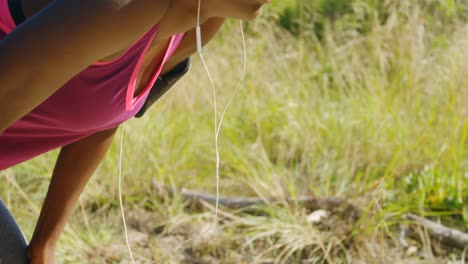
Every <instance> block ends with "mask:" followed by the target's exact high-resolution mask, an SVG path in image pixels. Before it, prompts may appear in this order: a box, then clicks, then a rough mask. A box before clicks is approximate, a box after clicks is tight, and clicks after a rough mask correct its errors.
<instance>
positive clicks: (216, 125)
mask: <svg viewBox="0 0 468 264" xmlns="http://www.w3.org/2000/svg"><path fill="white" fill-rule="evenodd" d="M200 12H201V0H199V1H198V13H197V26H196V29H195V31H196V38H197V52H198V55H199V57H200V59H201V61H202V63H203V67H204V68H205V71H206V73H207V75H208V78H209V80H210V84H211V87H212V90H213V107H214V141H215V152H216V173H215V174H216V203H215V215H214V219H213V223H212V224H211V225H210V226H209V227H208V228H206V229H205V230H203V231H202V232H200V233H199V234H197V235H196V236H194V237H192V238H190V239H187V240H185V241H184V242H182V243H180V244H179V245H178V246H177V247H175V248H173V249H172V250H171V251H174V250H176V249H178V248H181V247H182V246H183V245H185V244H187V243H188V242H190V241H193V240H195V239H197V238H199V237H201V236H203V235H204V234H206V233H207V232H209V231H210V230H211V229H212V228H213V227H215V226H216V224H217V222H218V209H219V196H220V195H219V194H220V191H219V185H220V184H219V182H220V177H219V167H220V155H219V145H218V139H219V134H220V131H221V126H222V123H223V121H224V117H225V115H226V113H227V110H228V108H229V106H230V105H231V103H232V101H233V99H234V97H235V96H236V94H237V93H238V91H239V87H240V86H241V83H242V80H243V79H244V77H245V73H246V71H247V50H246V44H245V36H244V29H243V24H242V21H240V29H241V35H242V45H243V46H242V47H243V51H244V56H243V59H244V61H243V68H242V72H241V76H240V78H239V81H238V82H237V85H236V88H235V89H234V92H233V93H232V95H231V97H230V98H229V100H228V103H227V105H226V107H225V108H224V110H223V112H222V114H221V118H220V120H219V123H218V114H217V102H216V101H217V100H216V99H217V98H216V88H215V84H214V81H213V78H212V76H211V74H210V71H209V70H208V66H207V64H206V61H205V59H204V57H203V54H202V46H203V44H202V35H201V28H200ZM124 130H125V124H124V125H123V126H122V132H121V137H120V156H119V203H120V210H121V213H122V221H123V224H124V230H125V239H126V243H127V248H128V251H129V252H130V258H131V260H132V263H133V264H135V260H134V258H133V253H132V249H131V247H130V242H129V238H128V230H127V224H126V221H125V213H124V208H123V201H122V157H123V138H124ZM163 258H165V256H162V257H160V258H158V259H156V260H155V261H152V262H151V263H157V262H159V261H160V260H162V259H163Z"/></svg>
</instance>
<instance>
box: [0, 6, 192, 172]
mask: <svg viewBox="0 0 468 264" xmlns="http://www.w3.org/2000/svg"><path fill="white" fill-rule="evenodd" d="M6 2H7V0H0V5H1V10H0V22H1V23H0V29H3V31H2V30H0V40H1V39H2V38H3V37H4V36H5V34H8V32H11V31H12V30H13V29H14V27H15V26H16V24H15V22H14V21H12V18H11V15H10V13H9V12H8V6H7V3H6ZM31 2H32V0H23V2H22V4H23V5H24V4H26V5H25V6H24V8H26V10H27V9H28V3H31ZM46 4H47V2H46ZM39 10H40V9H37V10H35V12H37V11H39ZM23 12H24V11H23ZM24 13H25V17H26V18H27V17H29V16H31V15H32V14H33V13H28V11H26V12H24ZM5 30H6V31H5ZM160 30H161V21H159V22H158V21H155V25H154V26H153V27H152V28H151V29H150V30H149V31H148V32H147V33H146V34H145V35H143V36H142V37H141V38H140V39H139V40H138V41H136V42H135V43H134V44H133V45H132V46H131V47H129V48H128V49H127V50H125V51H123V52H121V53H119V54H114V55H112V56H110V57H108V58H104V59H102V60H100V61H99V62H96V63H95V64H93V65H90V67H88V68H87V69H85V70H83V71H82V72H80V73H78V74H77V75H76V76H75V77H73V78H72V79H71V80H69V81H68V82H67V83H66V84H65V85H64V86H62V87H61V88H60V89H59V90H58V91H57V92H55V93H54V94H53V95H52V96H50V97H49V98H48V99H47V100H46V101H44V102H43V103H41V104H40V105H39V106H38V107H36V108H35V109H34V110H33V111H31V112H30V113H29V114H27V115H26V116H24V117H23V118H21V119H20V120H18V121H16V122H15V123H14V124H13V125H12V126H10V127H9V128H8V129H7V130H6V131H5V132H3V133H2V134H0V149H1V151H0V170H2V169H5V168H8V167H10V166H13V165H15V164H18V163H20V162H22V161H25V160H28V159H30V158H32V157H34V156H37V155H40V154H42V153H44V152H47V151H49V150H51V149H55V148H57V147H61V146H63V145H67V144H69V143H71V142H75V141H77V140H79V139H81V138H84V137H86V136H88V135H91V134H93V133H96V132H99V131H103V130H107V129H111V128H113V127H115V126H118V125H119V124H120V123H122V122H124V121H125V120H127V119H129V118H131V117H132V116H134V115H135V114H136V112H138V110H139V108H141V106H142V105H143V103H144V101H145V100H146V96H147V95H148V91H149V89H150V88H151V87H152V85H153V84H154V81H155V78H156V77H157V76H158V74H160V71H161V70H162V67H163V65H164V64H165V63H167V62H168V61H169V60H170V58H171V55H174V52H175V50H176V48H177V47H178V45H179V44H180V42H181V40H182V37H183V34H177V35H174V36H170V37H167V38H165V37H164V35H163V34H159V33H160ZM161 35H163V36H161ZM162 57H164V59H163V61H162ZM145 75H146V76H145ZM137 76H140V79H141V80H139V81H138V79H137V78H136V77H137ZM141 76H143V78H141ZM137 81H138V83H139V84H138V88H137V84H136V83H137ZM31 85H33V84H31Z"/></svg>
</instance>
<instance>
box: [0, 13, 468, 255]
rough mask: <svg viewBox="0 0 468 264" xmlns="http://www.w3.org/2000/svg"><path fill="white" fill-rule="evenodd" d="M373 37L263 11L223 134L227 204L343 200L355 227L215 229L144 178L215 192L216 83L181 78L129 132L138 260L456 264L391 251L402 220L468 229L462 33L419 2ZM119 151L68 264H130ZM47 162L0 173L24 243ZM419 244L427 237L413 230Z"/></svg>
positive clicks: (214, 60)
mask: <svg viewBox="0 0 468 264" xmlns="http://www.w3.org/2000/svg"><path fill="white" fill-rule="evenodd" d="M391 11H392V12H391V13H390V16H389V18H388V20H387V21H386V23H385V24H378V23H376V24H375V25H373V27H372V28H371V30H370V31H369V32H368V34H366V35H360V34H357V33H356V32H353V31H350V30H344V29H343V30H341V29H340V28H336V29H334V30H333V31H330V32H328V33H327V34H325V35H324V36H323V37H324V38H323V39H321V40H319V39H317V38H315V37H314V35H313V34H304V35H303V36H302V37H301V38H295V37H294V36H292V35H290V34H289V33H288V32H286V31H284V30H282V29H280V28H277V27H275V26H274V24H273V23H274V22H273V18H272V16H273V15H271V14H270V13H266V14H264V16H263V17H262V18H260V19H258V20H256V21H255V22H253V23H250V24H249V25H248V29H247V32H248V36H249V37H248V43H247V46H248V57H249V65H248V75H247V77H246V80H245V81H244V84H243V87H242V90H241V92H240V94H239V96H238V97H237V98H236V99H235V102H234V105H233V106H232V109H231V110H230V111H229V113H228V116H227V118H226V120H225V124H224V127H223V130H222V134H221V139H220V140H221V142H220V145H221V150H220V151H221V177H222V179H221V184H222V185H221V192H222V194H223V195H242V196H246V195H252V196H259V197H262V198H264V199H268V198H270V197H291V196H292V197H295V196H299V195H310V196H317V197H345V198H348V199H350V200H351V201H352V202H353V203H354V204H355V205H357V206H359V207H361V208H363V210H364V214H363V217H362V218H361V219H360V221H358V222H357V223H354V222H352V221H350V220H349V219H347V217H346V215H344V214H342V212H341V213H340V212H335V213H334V214H332V215H331V216H330V218H329V219H328V220H327V221H326V222H324V223H321V224H320V225H311V224H310V223H308V222H307V221H306V219H307V215H308V213H310V212H307V211H305V210H303V209H301V208H297V207H294V206H286V205H284V204H282V205H271V206H268V207H266V208H261V211H262V212H263V213H262V214H260V215H248V214H245V213H242V212H233V211H223V212H222V217H221V220H220V223H219V225H218V226H217V227H216V228H215V229H213V230H212V232H210V233H209V234H208V235H207V236H204V237H201V238H199V239H197V240H194V241H192V242H191V243H188V244H186V245H184V246H183V247H180V248H179V247H178V245H179V244H180V243H181V242H182V241H184V240H185V239H187V238H190V237H193V236H194V235H195V234H197V233H198V232H199V231H200V230H203V229H204V227H206V226H207V225H209V224H210V223H211V221H212V219H213V212H212V211H211V210H205V211H200V212H199V213H196V214H195V213H189V212H188V211H187V210H186V209H185V208H184V204H183V203H182V201H181V200H180V199H177V198H176V199H174V200H164V201H161V200H160V199H158V198H156V197H155V196H154V193H153V190H152V189H151V180H152V179H156V180H158V181H160V182H164V183H166V184H168V185H171V186H174V187H179V188H180V187H189V188H192V189H200V190H204V191H206V192H212V193H213V192H214V188H215V185H214V178H213V177H214V176H213V174H214V159H215V155H214V149H213V136H212V134H213V133H212V131H213V125H212V122H213V121H212V115H213V109H212V102H211V88H210V87H209V85H208V80H207V78H206V74H205V73H204V72H203V69H202V67H201V64H200V62H199V61H198V60H195V64H194V67H193V68H192V71H191V73H190V75H189V76H188V77H187V78H185V79H184V80H183V81H182V82H181V83H180V84H179V85H178V87H177V88H175V89H174V90H172V91H171V92H170V93H169V94H168V95H167V96H165V97H164V99H163V100H162V101H161V102H159V104H158V105H157V106H156V107H155V109H153V110H152V112H151V113H150V114H149V115H148V116H146V117H145V118H143V120H132V121H131V122H129V124H128V126H127V130H126V131H127V132H126V134H125V149H124V155H125V163H124V165H123V166H124V171H123V175H124V177H125V181H124V186H125V189H124V192H125V207H126V208H127V210H128V211H127V213H128V217H129V226H130V229H131V241H132V245H133V248H134V250H135V253H136V256H137V260H138V263H150V262H151V261H153V260H156V259H157V258H159V257H160V256H161V255H164V256H167V258H165V259H164V260H163V261H161V263H249V264H250V263H465V262H466V257H467V253H466V252H460V251H456V250H444V251H439V250H438V247H437V246H434V244H433V243H431V241H430V240H427V239H426V240H425V242H424V243H419V242H417V241H412V240H410V239H408V241H409V243H410V245H409V246H415V247H417V251H416V252H415V253H414V254H409V253H408V252H407V251H408V247H405V246H402V245H401V243H400V242H399V233H398V232H399V231H398V229H399V228H398V227H399V225H398V223H399V222H400V221H401V217H402V215H403V214H404V213H405V212H415V213H418V214H421V215H426V214H427V215H430V216H432V217H435V218H438V219H441V221H443V222H444V223H446V224H448V225H451V226H454V227H457V228H459V229H462V230H465V231H466V230H467V229H466V228H467V226H468V208H467V207H466V204H467V203H468V202H467V201H468V186H467V182H468V178H467V177H468V121H467V120H468V77H467V76H468V63H467V62H468V27H466V25H465V24H464V23H462V22H459V23H456V22H455V23H453V24H450V25H447V29H449V30H447V31H446V32H443V31H441V30H440V27H439V26H437V27H436V26H434V27H432V25H431V23H430V22H428V20H427V19H426V18H425V17H424V14H425V13H424V12H423V10H421V9H420V7H419V6H418V5H417V4H407V5H398V6H396V7H395V9H391ZM236 25H237V24H234V23H232V24H229V25H228V27H227V28H226V30H225V31H223V32H222V34H221V35H220V37H219V38H218V39H217V40H216V42H215V43H213V44H211V45H210V46H209V47H208V48H207V49H206V57H207V60H208V64H209V66H210V70H211V73H212V75H213V76H214V77H215V82H216V85H217V87H218V91H219V92H218V95H219V101H218V104H219V105H224V104H225V103H226V101H227V99H228V96H229V95H230V92H231V91H232V89H233V88H234V85H235V84H236V81H237V78H238V74H239V73H240V69H241V63H242V62H241V55H242V52H241V50H240V44H241V42H240V37H239V35H238V29H237V28H236ZM117 154H118V145H117V144H115V145H114V146H113V147H112V149H111V151H110V153H109V155H108V157H107V159H106V161H105V162H104V164H103V165H102V166H101V168H100V169H99V171H98V172H97V173H96V175H95V177H94V178H93V180H92V182H91V183H90V184H89V186H88V187H87V189H86V191H85V193H84V194H83V196H82V198H81V200H80V204H79V206H78V207H77V210H76V211H75V213H74V216H73V219H71V221H70V223H69V225H68V227H67V230H66V233H65V234H64V236H63V237H62V239H61V241H60V247H59V250H58V253H57V254H58V258H59V259H60V260H61V261H62V262H63V263H129V256H128V253H127V252H126V248H125V242H124V241H125V240H124V238H123V227H122V224H121V219H120V215H119V211H118V202H117V196H116V195H117V187H116V186H117V185H116V184H117V178H116V175H117V173H116V168H117V166H116V162H117ZM55 155H56V153H50V154H48V155H45V156H43V157H40V158H37V159H35V160H33V161H31V162H29V163H26V164H23V165H20V166H18V167H16V168H13V169H10V170H8V171H6V172H2V174H3V175H5V176H6V177H5V178H6V179H7V180H6V181H4V184H3V185H2V186H0V190H1V192H2V199H3V200H4V201H5V202H6V204H7V205H8V206H9V207H10V208H11V209H12V211H13V212H14V213H15V215H16V217H17V218H18V220H19V222H20V224H21V226H22V228H23V229H24V230H25V233H26V235H27V236H28V237H29V236H30V235H31V234H32V230H33V225H34V222H35V218H36V217H37V211H38V208H39V206H40V203H41V200H42V198H43V196H44V195H45V188H46V186H47V180H48V175H50V173H51V169H52V164H53V160H54V157H55ZM421 236H422V237H425V234H424V232H422V233H421Z"/></svg>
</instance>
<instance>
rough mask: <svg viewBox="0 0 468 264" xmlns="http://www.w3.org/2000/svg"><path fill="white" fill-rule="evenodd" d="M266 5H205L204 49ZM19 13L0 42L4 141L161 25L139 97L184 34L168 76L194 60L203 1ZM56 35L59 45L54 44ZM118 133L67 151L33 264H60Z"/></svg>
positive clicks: (212, 0) (240, 1) (110, 2)
mask: <svg viewBox="0 0 468 264" xmlns="http://www.w3.org/2000/svg"><path fill="white" fill-rule="evenodd" d="M265 3H267V0H202V5H201V7H202V8H201V12H200V15H201V16H200V21H201V23H202V25H201V27H202V33H203V40H204V44H206V43H207V42H208V41H209V40H210V39H211V38H212V37H213V36H214V35H215V34H216V33H217V32H218V30H219V29H220V28H221V26H222V24H223V23H224V20H225V18H235V19H242V20H251V19H253V18H255V17H256V16H257V15H258V14H259V11H260V8H261V6H262V5H263V4H265ZM22 6H23V11H24V14H25V16H26V17H27V18H28V19H27V21H25V22H24V23H22V24H21V25H20V26H18V27H17V28H16V29H15V30H14V31H13V32H12V33H10V34H9V35H8V36H6V37H5V38H4V39H3V40H1V41H0V69H2V70H1V71H0V83H1V84H2V86H1V87H0V117H1V118H0V134H1V133H2V132H3V131H4V130H5V129H6V128H8V127H9V126H10V125H11V124H12V123H14V122H15V121H16V120H18V119H20V118H21V117H22V116H24V115H26V114H27V113H29V112H30V111H31V110H32V109H34V108H35V107H36V106H37V105H39V104H40V103H42V102H43V101H44V100H45V99H46V98H47V97H48V96H50V95H51V94H53V93H54V92H55V91H57V90H58V89H59V88H60V87H61V86H62V85H63V84H64V83H66V82H67V81H68V80H69V79H71V78H72V77H73V76H75V75H76V74H77V73H79V72H80V71H82V70H83V69H85V68H86V67H88V66H89V65H91V64H92V63H94V62H96V61H108V60H112V59H113V58H116V57H117V56H119V55H120V54H122V53H123V52H125V50H127V49H128V48H129V47H130V46H131V44H132V43H134V42H135V41H136V40H137V39H138V38H139V36H141V35H142V34H144V33H145V32H146V31H147V30H149V29H150V28H151V27H152V26H153V25H154V24H155V22H157V21H159V22H160V27H159V30H158V34H157V36H156V38H155V40H154V41H153V43H152V45H151V48H150V50H149V52H148V54H147V56H146V57H145V59H144V61H143V65H142V71H141V72H140V75H139V76H138V82H137V87H136V90H135V93H138V92H140V91H141V89H142V87H144V86H145V84H146V82H147V81H148V80H149V78H150V75H151V73H152V72H153V71H154V69H155V67H157V66H158V65H159V63H160V60H161V53H162V50H163V49H164V48H165V47H166V46H167V43H168V40H169V38H170V37H171V36H172V35H175V34H178V33H181V32H187V33H186V37H185V38H184V40H183V41H182V43H181V44H180V46H179V48H178V49H177V51H176V52H175V53H174V55H173V56H172V57H171V59H170V60H169V61H168V62H167V63H166V64H165V66H164V68H163V70H162V73H163V74H164V73H166V72H168V71H170V70H171V69H172V68H173V67H174V66H175V65H177V64H178V63H179V62H181V61H182V60H184V59H185V58H187V57H189V56H190V55H192V54H193V53H195V52H196V35H195V30H194V28H195V26H196V21H197V10H198V0H100V1H96V0H55V1H49V0H22ZM38 11H41V12H40V13H38ZM84 17H86V20H83V18H84ZM56 21H60V23H56ZM115 28H118V29H119V30H115ZM68 32H73V33H74V34H67V33H68ZM57 35H59V36H61V37H60V38H55V37H54V36H57ZM44 47H47V48H44ZM31 84H34V85H31ZM117 129H118V128H117V127H116V128H113V129H111V130H108V131H102V132H99V133H96V134H94V135H91V136H89V137H87V138H84V139H82V140H79V141H77V142H74V143H72V144H69V145H67V146H64V147H62V149H61V151H60V155H59V157H58V159H57V162H56V164H55V169H54V172H53V175H52V179H51V182H50V186H49V190H48V192H47V195H46V198H45V200H44V204H43V207H42V211H41V214H40V216H39V220H38V222H37V225H36V229H35V232H34V235H33V237H32V239H31V242H30V245H29V247H28V250H27V254H28V256H29V258H30V260H31V263H32V264H41V263H47V264H53V263H55V258H54V251H55V247H56V244H57V241H58V239H59V237H60V234H61V233H62V232H63V229H64V226H65V224H66V222H67V220H68V218H69V216H70V214H71V213H72V210H73V208H74V205H75V203H76V202H77V200H78V198H79V196H80V194H81V192H82V190H83V189H84V187H85V185H86V183H87V182H88V180H89V179H90V177H91V176H92V174H93V173H94V171H95V169H96V168H97V167H98V165H99V164H100V163H101V161H102V159H103V158H104V156H105V154H106V152H107V150H108V148H109V146H110V144H111V142H112V138H113V137H114V134H115V132H116V130H117Z"/></svg>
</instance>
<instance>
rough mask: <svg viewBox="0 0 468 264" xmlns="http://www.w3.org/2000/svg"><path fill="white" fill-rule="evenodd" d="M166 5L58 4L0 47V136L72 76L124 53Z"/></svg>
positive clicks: (89, 0)
mask: <svg viewBox="0 0 468 264" xmlns="http://www.w3.org/2000/svg"><path fill="white" fill-rule="evenodd" d="M167 3H168V1H167V0H99V1H96V0H56V1H53V2H52V3H51V4H49V5H48V6H47V7H46V8H44V9H43V10H42V11H40V12H39V13H37V14H36V15H34V16H32V17H30V18H29V19H28V20H26V21H25V22H24V23H22V24H21V25H20V26H18V27H17V28H16V29H15V30H13V31H12V32H11V33H10V34H9V35H7V36H6V37H5V38H4V39H2V40H1V41H0V133H1V132H2V131H3V130H4V129H6V128H7V127H8V126H9V125H10V124H11V123H13V122H14V121H16V120H17V119H19V118H21V117H22V116H23V115H25V114H26V113H28V112H29V111H31V110H32V109H33V108H34V107H36V106H37V105H38V104H40V103H41V102H42V101H44V100H45V99H46V98H47V97H49V96H50V95H52V94H53V93H54V92H55V91H56V90H58V89H59V88H60V87H61V86H62V85H63V84H64V83H66V82H67V81H68V80H69V79H71V78H72V77H73V76H74V75H76V74H77V73H79V72H80V71H82V70H83V69H85V68H86V67H88V66H89V65H91V64H92V63H94V62H95V61H98V60H100V59H102V58H104V57H107V56H109V55H111V54H114V53H117V52H119V51H121V50H124V49H126V48H127V47H128V46H130V45H131V44H132V43H133V42H134V41H136V40H137V39H138V38H139V37H140V36H141V35H143V34H144V33H145V32H146V31H147V30H148V29H149V28H151V26H153V25H154V24H155V23H156V22H157V21H158V20H159V19H160V18H161V17H162V15H163V14H164V12H165V10H166V8H167Z"/></svg>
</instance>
